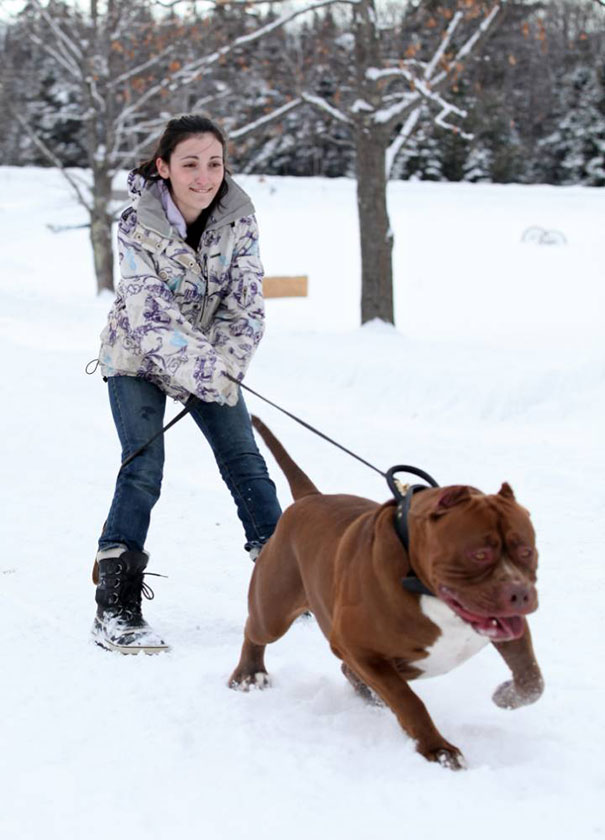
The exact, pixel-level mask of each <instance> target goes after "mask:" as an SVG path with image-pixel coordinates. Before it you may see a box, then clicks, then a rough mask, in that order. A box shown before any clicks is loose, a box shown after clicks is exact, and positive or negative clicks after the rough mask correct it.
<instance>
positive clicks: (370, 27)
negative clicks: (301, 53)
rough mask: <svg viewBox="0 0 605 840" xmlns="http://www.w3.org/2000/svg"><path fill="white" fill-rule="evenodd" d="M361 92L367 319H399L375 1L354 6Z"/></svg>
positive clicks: (358, 159)
mask: <svg viewBox="0 0 605 840" xmlns="http://www.w3.org/2000/svg"><path fill="white" fill-rule="evenodd" d="M354 32H355V73H356V78H357V87H356V93H357V95H358V97H359V99H358V102H357V103H356V104H357V106H358V107H357V108H356V113H355V116H354V122H355V128H354V134H355V170H356V175H357V209H358V215H359V239H360V242H361V323H362V324H365V323H366V322H367V321H371V320H372V319H373V318H379V319H380V320H381V321H387V322H388V323H389V324H393V323H394V322H395V319H394V316H393V267H392V264H391V253H392V250H393V234H392V232H391V227H390V225H389V216H388V213H387V196H386V191H387V178H386V159H385V158H386V148H387V140H388V135H387V132H386V131H385V128H384V127H383V126H382V125H380V124H377V123H376V122H375V121H374V115H375V113H376V111H377V110H378V108H379V107H380V104H381V94H380V92H379V90H378V88H377V86H376V85H375V84H373V83H372V82H371V81H370V79H369V74H368V71H369V70H370V69H371V68H377V67H380V56H379V36H378V28H377V17H376V8H375V5H374V0H359V2H358V3H357V4H356V5H355V6H354Z"/></svg>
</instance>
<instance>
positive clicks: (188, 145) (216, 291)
mask: <svg viewBox="0 0 605 840" xmlns="http://www.w3.org/2000/svg"><path fill="white" fill-rule="evenodd" d="M225 157H226V141H225V137H224V135H223V133H222V131H221V130H220V128H218V126H217V125H215V124H214V123H213V122H212V121H211V120H209V119H207V118H206V117H203V116H199V115H188V116H182V117H178V118H176V119H173V120H170V122H169V123H168V124H167V126H166V129H165V131H164V133H163V135H162V137H161V138H160V140H159V142H158V145H157V148H156V151H155V154H154V155H153V157H152V158H151V159H150V160H149V161H147V162H146V163H144V164H142V165H141V166H139V167H138V169H135V170H134V171H133V172H131V173H130V176H129V179H128V183H129V187H130V195H131V198H132V202H133V203H132V206H130V207H128V208H127V209H126V210H125V211H124V213H123V214H122V217H121V219H120V223H119V228H118V244H119V254H120V273H121V280H120V283H119V286H118V291H117V295H116V299H115V302H114V304H113V306H112V308H111V311H110V313H109V318H108V323H107V326H106V327H105V329H104V330H103V333H102V334H101V341H102V344H101V352H100V356H99V361H100V366H101V370H102V373H103V376H104V378H105V379H106V381H107V383H108V388H109V400H110V404H111V410H112V414H113V418H114V421H115V424H116V428H117V431H118V435H119V438H120V442H121V444H122V461H124V459H125V458H126V457H128V455H129V454H131V453H133V452H134V451H135V450H136V449H138V448H139V447H140V446H142V445H143V444H144V443H146V442H147V441H148V440H149V439H150V438H151V437H152V436H153V435H154V434H155V433H156V432H158V431H159V430H160V429H161V428H162V425H163V416H164V407H165V403H166V397H167V396H170V397H174V398H176V399H177V400H180V401H181V402H186V401H187V400H190V399H191V400H192V401H193V407H192V409H191V416H192V417H193V419H194V420H195V422H196V423H197V425H198V426H199V428H200V429H201V431H202V432H203V434H204V435H205V437H206V439H207V441H208V443H209V444H210V446H211V447H212V450H213V453H214V456H215V458H216V461H217V464H218V467H219V470H220V473H221V476H222V477H223V480H224V481H225V483H226V484H227V486H228V487H229V490H230V491H231V494H232V496H233V498H234V500H235V503H236V506H237V512H238V516H239V518H240V520H241V521H242V524H243V526H244V531H245V534H246V539H247V542H246V546H245V548H246V549H247V550H248V551H249V552H250V555H251V557H252V559H255V558H256V555H257V554H258V552H259V551H260V548H261V546H262V544H263V543H264V542H265V541H266V540H267V539H268V538H269V536H270V535H271V533H272V531H273V529H274V527H275V524H276V522H277V519H278V517H279V515H280V512H281V511H280V507H279V503H278V501H277V497H276V495H275V485H274V484H273V482H272V481H271V479H270V478H269V475H268V473H267V468H266V465H265V462H264V460H263V458H262V456H261V455H260V453H259V451H258V449H257V447H256V444H255V442H254V437H253V434H252V428H251V424H250V417H249V415H248V411H247V409H246V406H245V404H244V400H243V397H242V395H241V392H240V389H239V387H238V385H237V382H238V381H241V380H242V379H243V377H244V374H245V372H246V369H247V367H248V364H249V363H250V359H251V357H252V354H253V353H254V350H255V349H256V346H257V345H258V343H259V341H260V339H261V337H262V334H263V328H264V327H263V322H264V305H263V298H262V278H263V268H262V265H261V262H260V258H259V250H258V228H257V224H256V219H255V217H254V207H253V206H252V202H251V201H250V199H249V198H248V196H247V195H246V193H245V192H244V191H243V190H242V189H241V188H240V187H238V186H237V184H235V182H234V181H233V180H232V179H231V178H230V176H229V175H228V174H227V171H226V163H225ZM163 463H164V442H163V436H162V435H159V437H158V438H157V439H156V440H155V441H154V442H153V443H151V444H150V445H149V446H147V447H146V448H145V449H144V450H143V451H142V453H141V454H139V455H137V456H136V457H135V458H134V459H133V461H132V462H131V463H130V464H128V465H127V466H126V467H124V468H123V469H122V470H121V471H120V474H119V475H118V480H117V483H116V488H115V494H114V497H113V502H112V505H111V508H110V511H109V515H108V517H107V521H106V523H105V525H104V528H103V533H102V534H101V538H100V540H99V549H98V553H97V558H96V560H97V562H96V568H97V569H98V576H97V590H96V602H97V616H96V618H95V622H94V625H93V630H92V632H93V637H94V639H95V641H96V642H97V643H98V644H100V645H101V646H102V647H105V648H108V649H110V650H119V651H121V652H122V653H138V652H139V651H140V650H145V651H146V652H152V651H153V652H155V651H160V650H166V649H167V645H166V644H165V643H164V641H163V640H162V639H161V638H159V637H158V636H157V635H156V634H155V633H154V632H153V631H152V629H151V628H150V627H149V625H148V624H147V623H146V622H145V620H144V619H143V616H142V612H141V595H142V594H145V595H147V596H150V594H151V593H150V591H149V588H148V587H147V586H146V585H145V584H144V581H143V576H144V571H145V568H146V566H147V560H148V556H149V555H148V554H147V552H146V551H145V550H144V545H145V538H146V536H147V531H148V528H149V520H150V514H151V509H152V507H153V505H154V504H155V502H156V501H157V499H158V498H159V495H160V486H161V481H162V469H163Z"/></svg>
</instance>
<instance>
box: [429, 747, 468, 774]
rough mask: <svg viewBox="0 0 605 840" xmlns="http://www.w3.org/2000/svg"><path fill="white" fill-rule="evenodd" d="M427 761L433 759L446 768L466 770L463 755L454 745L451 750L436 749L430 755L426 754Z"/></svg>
mask: <svg viewBox="0 0 605 840" xmlns="http://www.w3.org/2000/svg"><path fill="white" fill-rule="evenodd" d="M427 758H428V759H429V761H435V762H436V763H437V764H440V765H441V766H442V767H445V768H446V769H447V770H466V761H465V760H464V756H463V755H462V753H461V752H460V750H457V749H456V748H455V747H454V748H453V749H451V750H446V749H442V750H436V751H435V752H434V753H433V754H432V755H428V756H427Z"/></svg>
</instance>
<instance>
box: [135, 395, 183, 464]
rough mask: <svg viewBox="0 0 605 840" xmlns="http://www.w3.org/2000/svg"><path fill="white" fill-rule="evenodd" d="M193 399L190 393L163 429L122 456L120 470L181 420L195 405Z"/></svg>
mask: <svg viewBox="0 0 605 840" xmlns="http://www.w3.org/2000/svg"><path fill="white" fill-rule="evenodd" d="M195 400H196V398H195V397H194V396H193V394H192V395H191V396H190V397H189V399H188V400H187V402H186V403H185V408H184V409H183V410H182V411H179V413H178V414H177V415H176V417H173V418H172V420H171V421H170V423H166V425H165V426H164V428H163V429H160V431H159V432H156V433H155V435H152V436H151V437H150V438H149V440H148V441H146V442H145V443H144V444H143V445H142V446H139V448H138V449H136V450H135V451H134V452H132V453H131V454H130V455H129V456H128V458H124V460H123V461H122V463H121V464H120V470H123V469H124V467H126V466H127V465H128V464H130V462H131V461H134V459H135V458H136V457H137V455H140V454H141V452H142V451H143V450H144V449H147V447H148V446H149V444H150V443H153V442H154V440H156V439H157V438H159V437H161V435H163V434H164V432H167V431H168V429H169V428H170V427H171V426H174V424H175V423H178V422H179V420H181V419H182V418H183V417H184V416H185V415H186V414H189V412H190V411H191V409H192V408H193V406H194V405H195Z"/></svg>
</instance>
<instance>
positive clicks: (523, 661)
mask: <svg viewBox="0 0 605 840" xmlns="http://www.w3.org/2000/svg"><path fill="white" fill-rule="evenodd" d="M253 422H254V426H255V427H256V429H257V430H258V431H259V432H260V434H261V436H262V437H263V439H264V441H265V442H266V444H267V446H268V447H269V449H270V450H271V452H272V453H273V455H274V456H275V458H276V460H277V462H278V464H279V466H280V467H281V468H282V470H283V472H284V474H285V475H286V478H287V479H288V482H289V483H290V488H291V490H292V495H293V497H294V499H295V502H294V504H293V505H291V506H290V507H289V508H288V509H287V510H286V511H285V512H284V513H283V515H282V517H281V518H280V520H279V522H278V524H277V528H276V530H275V533H274V534H273V536H272V537H271V539H270V540H269V541H268V542H267V544H266V545H265V547H264V548H263V550H262V552H261V554H260V556H259V558H258V559H257V561H256V565H255V568H254V573H253V575H252V580H251V583H250V591H249V596H248V609H249V616H248V621H247V622H246V628H245V633H244V644H243V647H242V653H241V658H240V661H239V664H238V666H237V668H236V669H235V671H234V672H233V674H232V675H231V677H230V680H229V685H230V687H232V688H240V689H243V690H247V689H249V688H251V687H258V688H264V687H265V686H267V685H268V684H269V679H268V674H267V671H266V668H265V664H264V651H265V647H266V645H267V644H269V643H270V642H274V641H276V639H279V638H280V637H281V636H283V635H284V633H285V632H286V630H287V629H288V628H289V627H290V625H291V624H292V622H293V621H294V620H295V619H296V618H297V617H298V616H299V615H301V613H303V612H305V611H307V610H311V611H312V612H313V613H314V615H315V617H316V619H317V623H318V624H319V626H320V628H321V630H322V631H323V633H324V635H325V636H326V638H327V639H328V641H329V643H330V647H331V649H332V651H333V652H334V653H335V654H336V656H337V657H339V659H341V660H342V662H343V664H342V670H343V673H344V674H345V676H346V677H347V678H348V679H349V680H350V682H351V683H352V685H353V686H354V688H355V689H356V691H357V692H359V693H360V694H361V695H362V696H363V697H365V698H366V699H371V698H372V697H373V696H374V693H375V694H376V695H378V698H379V699H381V700H382V701H384V702H385V703H386V704H387V705H388V706H390V708H391V709H392V710H393V712H394V713H395V715H396V716H397V719H398V721H399V723H400V724H401V726H402V727H403V729H404V730H405V731H406V732H407V733H408V735H409V736H410V738H413V739H414V741H415V742H416V748H417V750H418V752H419V753H420V754H421V755H423V756H424V757H425V758H427V759H428V760H429V761H437V762H439V763H440V764H442V765H444V766H446V767H449V768H451V769H459V768H461V767H464V760H463V758H462V754H461V752H460V750H458V748H457V747H455V746H453V745H452V744H450V743H449V742H448V741H446V739H445V738H444V737H443V736H442V735H441V734H440V732H439V731H438V730H437V728H436V727H435V724H434V723H433V721H432V720H431V718H430V716H429V713H428V712H427V710H426V708H425V706H424V704H423V703H422V701H421V700H420V699H419V698H418V697H417V696H416V694H415V693H414V692H413V691H412V689H411V688H410V682H411V681H412V680H414V679H418V678H420V677H428V676H434V675H436V674H442V673H446V672H447V671H449V670H451V669H452V668H454V667H455V666H456V665H459V664H460V663H462V662H464V661H465V660H466V659H468V658H469V657H470V656H472V655H473V654H475V653H477V651H479V650H480V649H481V648H482V647H484V646H485V645H486V644H488V643H490V642H491V643H492V644H493V645H494V647H495V648H496V650H497V651H498V653H499V654H500V655H501V656H502V658H503V659H504V661H505V662H506V664H507V665H508V666H509V668H510V670H511V671H512V680H510V681H507V682H504V683H503V684H502V685H500V687H499V688H498V689H497V690H496V692H495V693H494V695H493V700H494V702H495V703H496V705H498V706H500V707H501V708H504V709H515V708H518V707H519V706H523V705H526V704H528V703H533V702H534V701H535V700H537V699H538V698H539V697H540V695H541V694H542V691H543V681H542V676H541V673H540V668H539V666H538V663H537V662H536V659H535V657H534V652H533V649H532V642H531V636H530V632H529V627H528V625H527V621H526V619H525V616H526V615H527V614H528V613H531V612H533V611H534V610H535V609H536V608H537V606H538V597H537V593H536V588H535V581H536V566H537V559H538V555H537V551H536V548H535V535H534V530H533V528H532V525H531V522H530V520H529V515H528V513H527V511H526V510H525V509H524V508H522V507H520V506H519V505H518V504H517V502H516V501H515V497H514V495H513V491H512V490H511V488H510V487H509V486H508V484H503V485H502V487H501V488H500V491H499V492H498V493H497V494H496V495H491V496H486V495H484V494H483V493H481V492H480V491H479V490H475V489H474V488H471V487H462V486H455V487H443V488H435V489H432V488H431V489H426V490H424V491H423V492H422V493H418V494H416V495H415V496H414V497H413V498H412V502H411V507H410V511H409V518H408V529H409V544H410V550H409V553H408V552H407V551H406V550H405V548H404V546H403V544H402V542H401V540H400V539H399V537H398V535H397V533H396V531H395V527H394V515H395V510H396V502H395V500H391V501H389V502H387V503H386V504H383V505H379V504H377V503H376V502H373V501H370V500H369V499H363V498H359V497H357V496H348V495H329V496H328V495H323V494H322V493H320V492H319V491H318V490H317V488H316V487H315V485H314V484H313V483H312V482H311V480H310V479H309V478H308V477H307V476H306V475H305V474H304V473H303V472H302V470H301V469H300V468H299V467H298V466H297V465H296V464H295V463H294V461H292V459H291V458H290V456H289V455H288V454H287V453H286V451H285V450H284V449H283V447H282V446H281V444H280V443H279V441H277V439H276V438H275V437H274V436H273V435H272V433H271V432H270V431H269V430H268V429H267V428H266V426H264V425H263V423H261V421H260V420H258V419H257V418H253ZM410 574H412V575H415V576H416V578H417V579H418V581H419V587H418V588H424V587H426V589H427V590H430V592H431V593H434V594H432V595H431V594H420V593H418V592H413V591H409V589H406V588H404V585H403V584H402V581H403V580H405V579H409V575H410ZM418 581H417V582H418Z"/></svg>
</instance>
